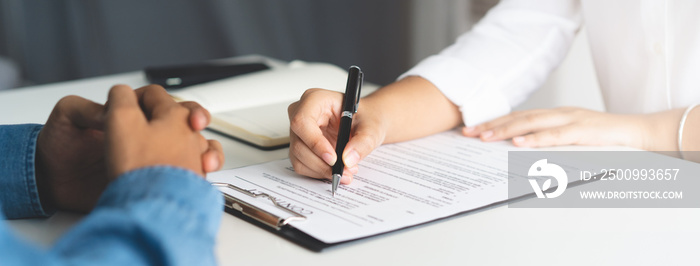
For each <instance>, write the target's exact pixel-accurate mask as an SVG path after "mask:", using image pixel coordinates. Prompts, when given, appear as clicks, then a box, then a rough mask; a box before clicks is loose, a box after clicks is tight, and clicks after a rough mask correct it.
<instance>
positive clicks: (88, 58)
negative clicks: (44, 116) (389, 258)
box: [0, 0, 412, 84]
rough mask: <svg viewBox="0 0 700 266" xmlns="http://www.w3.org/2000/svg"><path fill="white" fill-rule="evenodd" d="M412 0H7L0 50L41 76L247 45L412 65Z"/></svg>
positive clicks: (0, 14) (376, 64)
mask: <svg viewBox="0 0 700 266" xmlns="http://www.w3.org/2000/svg"><path fill="white" fill-rule="evenodd" d="M411 8H412V4H411V1H404V0H383V1H376V0H353V1H330V0H294V1H290V0H257V1H256V0H196V1H195V0H167V1H166V0H161V1H156V0H120V1H110V0H93V1H88V0H84V1H83V0H44V1H40V0H36V1H25V0H0V55H4V56H6V57H9V58H11V59H12V60H13V61H15V63H16V64H17V65H18V66H19V68H20V71H21V73H22V77H23V79H25V80H28V81H30V82H32V83H34V84H41V83H48V82H56V81H62V80H70V79H77V78H85V77H92V76H99V75H106V74H112V73H120V72H126V71H134V70H140V69H142V68H144V67H146V66H150V65H167V64H178V63H189V62H197V61H201V60H207V59H214V58H222V57H230V56H237V55H245V54H261V55H266V56H270V57H275V58H279V59H283V60H292V59H301V60H307V61H325V62H330V63H334V64H337V65H339V66H342V67H347V66H349V65H352V64H356V65H359V66H361V67H362V68H363V70H364V71H365V72H366V77H367V80H368V81H371V82H376V83H379V84H385V83H388V82H391V81H393V79H394V78H396V76H397V75H399V74H400V73H401V72H402V71H405V70H406V69H407V68H408V67H410V62H409V61H410V56H409V54H410V51H409V49H410V46H409V45H408V44H409V42H410V39H411V36H410V35H411V34H410V23H409V22H410V21H409V16H410V14H411V11H412V10H411Z"/></svg>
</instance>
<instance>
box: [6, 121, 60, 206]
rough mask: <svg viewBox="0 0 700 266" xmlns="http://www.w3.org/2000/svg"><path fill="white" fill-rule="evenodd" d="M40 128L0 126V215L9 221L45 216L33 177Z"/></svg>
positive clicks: (39, 126) (36, 126) (35, 125)
mask: <svg viewBox="0 0 700 266" xmlns="http://www.w3.org/2000/svg"><path fill="white" fill-rule="evenodd" d="M41 127H42V126H41V125H37V124H23V125H3V126H0V205H1V206H2V207H0V213H2V214H4V215H5V216H6V217H8V218H10V219H15V218H29V217H45V216H48V215H49V214H50V212H51V211H47V210H44V209H43V208H42V206H41V201H40V200H39V190H38V189H37V185H36V179H35V176H34V173H35V171H34V156H35V154H36V139H37V136H38V135H39V131H40V130H41Z"/></svg>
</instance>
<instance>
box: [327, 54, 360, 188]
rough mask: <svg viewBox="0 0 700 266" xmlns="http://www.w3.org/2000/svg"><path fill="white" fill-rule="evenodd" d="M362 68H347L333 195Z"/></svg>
mask: <svg viewBox="0 0 700 266" xmlns="http://www.w3.org/2000/svg"><path fill="white" fill-rule="evenodd" d="M362 77H363V74H362V70H360V68H359V67H358V66H351V67H350V69H349V70H348V84H347V85H346V86H345V96H344V97H343V109H342V110H343V112H342V114H341V115H340V128H339V129H338V140H337V142H336V145H335V154H336V155H337V157H336V158H337V159H336V161H335V164H334V165H333V177H332V178H333V179H332V181H333V187H332V190H331V192H332V193H333V197H335V191H336V190H337V189H338V184H340V178H341V177H343V169H345V163H343V151H344V150H345V145H347V144H348V141H349V140H350V128H351V127H352V117H353V115H355V113H357V105H358V104H359V103H360V89H361V88H362Z"/></svg>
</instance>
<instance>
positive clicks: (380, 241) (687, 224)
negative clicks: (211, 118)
mask: <svg viewBox="0 0 700 266" xmlns="http://www.w3.org/2000/svg"><path fill="white" fill-rule="evenodd" d="M118 83H121V84H127V85H131V86H132V87H139V86H142V85H144V84H146V80H145V78H144V76H143V74H142V73H140V72H132V73H125V74H118V75H111V76H105V77H99V78H91V79H84V80H78V81H70V82H63V83H56V84H50V85H42V86H35V87H29V88H24V89H18V90H10V91H3V92H0V124H14V123H43V122H45V120H46V119H47V118H48V115H49V113H50V112H51V110H52V108H53V106H54V104H55V103H56V102H57V101H58V100H59V99H60V98H61V97H63V96H66V95H71V94H74V95H79V96H82V97H85V98H88V99H91V100H93V101H96V102H104V101H105V100H106V96H107V91H108V90H109V87H110V86H112V85H113V84H118ZM204 134H205V136H206V137H207V138H215V139H218V140H219V141H220V142H221V143H222V145H223V147H224V152H225V155H226V159H227V161H226V163H225V165H224V169H230V168H235V167H240V166H245V165H251V164H256V163H261V162H266V161H270V160H275V159H281V158H286V157H287V152H288V150H287V149H281V150H275V151H261V150H257V149H255V148H251V147H249V146H246V145H243V144H241V143H238V142H236V141H234V140H231V139H228V138H225V137H222V136H220V135H217V134H215V133H211V132H204ZM576 149H583V148H582V147H578V148H576ZM81 218H82V216H81V215H77V214H72V213H66V212H59V213H57V214H56V215H54V216H53V217H50V218H48V219H29V220H15V221H9V224H10V226H12V227H13V228H15V229H16V230H17V231H19V232H20V234H22V235H24V236H25V237H27V238H28V239H31V240H33V241H35V242H37V243H41V244H43V245H50V243H52V242H53V241H55V240H56V239H57V238H58V237H60V235H61V234H62V233H64V232H65V231H66V230H68V229H69V228H70V227H71V226H72V225H74V224H75V223H76V222H78V221H79V220H80V219H81ZM698 250H700V209H515V208H508V207H507V206H506V205H502V206H498V207H494V208H490V209H488V210H484V211H479V212H475V213H470V214H466V215H460V216H457V217H453V218H450V219H446V220H442V221H438V222H434V223H430V224H427V225H423V226H418V227H414V228H411V229H407V230H402V231H400V232H395V233H391V234H388V235H383V236H380V237H374V238H370V239H368V240H363V241H359V242H357V243H352V244H349V245H345V246H340V247H337V248H334V249H331V250H328V251H325V252H322V253H314V252H311V251H308V250H306V249H304V248H301V247H299V246H297V245H295V244H293V243H291V242H288V241H287V240H284V239H282V238H280V237H278V236H276V235H273V234H271V233H269V232H266V231H264V230H262V229H260V228H257V227H255V226H253V225H251V224H248V223H246V222H244V221H242V220H240V219H238V218H235V217H233V216H230V215H223V218H222V221H221V228H220V231H219V236H218V244H217V248H216V251H217V255H218V257H219V261H220V263H221V264H222V265H254V264H255V263H264V264H265V265H273V264H277V265H285V264H287V265H324V266H328V265H333V266H339V265H353V266H357V265H367V264H369V265H383V264H387V265H399V264H400V265H456V264H459V265H466V264H476V265H493V264H507V265H513V264H538V265H539V264H565V265H568V264H575V265H588V264H611V265H619V264H624V265H630V264H635V265H661V264H663V265H697V264H698V263H699V262H700V257H698V256H697V251H698Z"/></svg>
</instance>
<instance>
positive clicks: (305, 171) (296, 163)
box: [289, 157, 332, 179]
mask: <svg viewBox="0 0 700 266" xmlns="http://www.w3.org/2000/svg"><path fill="white" fill-rule="evenodd" d="M289 159H290V161H291V162H292V167H293V168H294V172H295V173H297V174H300V175H303V176H307V177H310V178H313V179H331V177H332V175H331V169H330V167H329V168H328V170H327V171H321V172H319V171H318V169H312V168H310V167H309V166H307V165H306V164H305V163H304V161H302V160H299V159H297V158H295V157H290V158H289Z"/></svg>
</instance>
